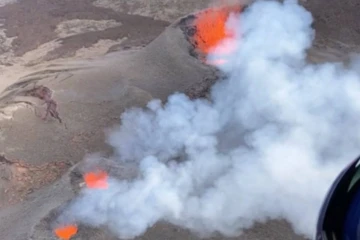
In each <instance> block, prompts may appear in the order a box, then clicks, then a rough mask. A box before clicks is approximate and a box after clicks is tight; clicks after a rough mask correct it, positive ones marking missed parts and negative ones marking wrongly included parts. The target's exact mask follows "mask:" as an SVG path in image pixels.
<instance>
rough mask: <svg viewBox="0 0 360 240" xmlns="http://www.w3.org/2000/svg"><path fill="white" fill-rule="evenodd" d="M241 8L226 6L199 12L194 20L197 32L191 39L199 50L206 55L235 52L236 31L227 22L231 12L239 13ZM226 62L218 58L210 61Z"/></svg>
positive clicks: (213, 62)
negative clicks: (229, 27) (228, 27)
mask: <svg viewBox="0 0 360 240" xmlns="http://www.w3.org/2000/svg"><path fill="white" fill-rule="evenodd" d="M241 9H242V8H241V6H226V7H219V8H210V9H207V10H204V11H203V12H200V13H198V14H197V15H196V19H195V20H194V24H195V27H196V33H195V35H194V36H193V39H192V40H191V41H192V43H193V45H195V47H196V48H197V50H198V51H200V52H201V53H202V54H205V55H208V54H215V55H219V54H220V55H223V54H224V55H226V54H229V53H231V52H233V51H234V50H235V48H236V44H235V32H234V31H231V30H229V29H227V27H226V22H227V20H228V18H229V16H230V14H231V13H239V12H240V11H241ZM224 40H226V41H224ZM220 43H221V44H220ZM215 48H216V49H215ZM224 62H226V60H224V59H217V60H214V61H210V62H208V63H209V64H215V65H217V64H222V63H224Z"/></svg>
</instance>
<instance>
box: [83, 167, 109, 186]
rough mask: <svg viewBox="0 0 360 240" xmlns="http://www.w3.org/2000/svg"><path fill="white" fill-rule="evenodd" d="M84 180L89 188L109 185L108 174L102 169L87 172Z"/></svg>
mask: <svg viewBox="0 0 360 240" xmlns="http://www.w3.org/2000/svg"><path fill="white" fill-rule="evenodd" d="M84 180H85V183H86V186H87V187H88V188H94V189H107V188H108V187H109V183H108V174H107V173H106V172H105V171H102V170H99V171H95V172H88V173H86V174H85V175H84Z"/></svg>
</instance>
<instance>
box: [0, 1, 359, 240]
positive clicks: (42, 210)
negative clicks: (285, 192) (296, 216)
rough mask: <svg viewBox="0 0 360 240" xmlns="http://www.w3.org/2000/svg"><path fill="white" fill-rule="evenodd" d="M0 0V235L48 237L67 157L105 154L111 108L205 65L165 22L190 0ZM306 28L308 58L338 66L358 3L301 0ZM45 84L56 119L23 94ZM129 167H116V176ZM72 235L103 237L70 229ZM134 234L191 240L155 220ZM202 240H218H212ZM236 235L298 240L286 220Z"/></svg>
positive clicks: (188, 77) (114, 118)
mask: <svg viewBox="0 0 360 240" xmlns="http://www.w3.org/2000/svg"><path fill="white" fill-rule="evenodd" d="M194 2H195V1H192V0H184V1H180V0H164V1H160V0H146V1H145V0H136V1H131V3H130V1H125V0H96V1H94V0H76V1H74V0H72V1H70V0H18V1H10V0H1V1H0V16H1V22H0V23H1V25H0V222H1V224H0V236H1V240H27V239H32V240H41V239H48V240H50V239H56V238H55V236H53V234H52V232H51V226H50V222H51V220H53V219H54V216H56V212H57V210H58V208H59V207H60V206H62V205H63V204H65V203H66V202H67V201H68V200H70V199H71V198H72V197H73V196H74V195H75V193H76V190H75V189H76V188H77V185H78V182H77V181H75V180H76V179H75V178H76V174H74V173H76V171H77V168H78V164H81V160H82V159H83V158H84V156H85V155H86V154H87V153H92V152H97V151H101V152H105V153H107V154H108V153H110V152H111V149H110V148H109V146H107V145H106V143H105V130H106V129H107V128H109V127H111V126H113V125H115V124H118V123H119V119H120V114H121V113H122V112H124V110H125V109H127V108H129V107H133V106H141V107H142V106H145V105H146V103H147V102H148V101H149V100H151V99H154V98H160V99H162V100H166V98H167V96H168V95H170V94H171V93H173V92H175V91H180V92H185V93H187V94H189V95H190V96H192V97H198V96H204V95H206V93H204V92H206V90H207V89H208V88H209V86H210V85H211V84H213V83H214V81H215V80H216V78H217V74H218V73H217V71H216V70H215V69H213V68H211V67H209V66H205V65H204V64H202V63H201V62H200V61H198V60H197V59H195V58H193V57H191V56H190V55H189V52H188V48H189V43H188V42H187V41H186V39H185V37H184V35H183V32H182V31H181V30H180V28H178V27H177V26H176V24H175V23H176V21H178V19H179V18H180V17H182V16H185V15H187V14H190V13H191V12H194V11H196V10H200V9H203V8H206V7H208V6H209V4H212V3H213V1H210V0H201V1H196V3H194ZM303 4H304V6H305V7H306V8H307V9H309V10H310V11H311V12H312V13H313V15H314V17H315V23H314V27H315V29H316V31H317V33H316V41H315V45H314V48H313V49H311V50H310V52H309V60H310V61H313V62H322V61H325V60H326V61H343V60H346V59H347V57H348V56H349V54H351V53H353V52H358V50H359V42H360V21H359V17H360V16H358V13H357V12H358V10H357V9H358V7H359V6H360V5H359V4H360V3H358V1H356V0H352V1H346V2H340V1H338V0H326V1H325V0H321V1H310V0H308V1H303ZM43 86H44V87H47V88H48V89H50V90H51V91H52V92H53V94H52V96H51V98H52V99H53V100H54V101H55V102H56V104H57V107H58V108H57V109H56V111H57V113H58V114H59V117H60V119H61V122H59V121H58V119H55V118H49V119H48V120H46V121H43V120H42V119H41V118H40V117H39V116H41V115H42V114H44V111H45V106H46V103H45V105H42V104H44V103H43V102H42V101H41V99H40V98H39V95H37V94H38V93H36V92H34V89H37V88H38V87H43ZM131 171H132V169H131V166H125V167H124V169H123V173H122V174H124V178H125V177H126V176H127V175H126V174H128V173H129V172H131ZM74 239H84V240H85V239H86V240H101V239H114V240H115V238H114V237H113V236H111V235H110V233H108V232H106V231H105V230H99V229H89V228H81V229H80V231H79V234H78V235H77V236H76V237H75V238H74ZM139 239H149V240H150V239H194V240H195V239H198V237H197V236H196V235H193V234H192V233H190V232H188V231H185V230H182V229H179V228H177V227H174V226H170V225H168V224H166V223H161V224H158V225H157V226H155V227H154V228H152V229H150V230H149V231H148V232H147V233H146V234H145V236H142V237H141V238H139ZM212 239H224V238H223V237H221V236H214V238H212ZM236 239H249V240H255V239H268V240H271V239H274V240H279V239H293V240H295V239H303V238H302V237H300V236H297V235H295V234H294V233H293V231H292V230H291V228H290V227H289V226H288V224H287V223H286V222H282V221H272V222H269V223H266V224H258V225H256V226H255V227H254V228H252V229H251V230H249V231H247V232H246V233H245V234H244V235H242V236H241V237H238V238H236Z"/></svg>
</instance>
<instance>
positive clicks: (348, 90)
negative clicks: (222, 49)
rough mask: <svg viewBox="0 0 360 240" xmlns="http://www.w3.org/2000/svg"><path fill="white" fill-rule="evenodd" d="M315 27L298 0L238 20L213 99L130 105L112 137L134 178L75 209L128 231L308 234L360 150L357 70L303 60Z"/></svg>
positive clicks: (255, 7)
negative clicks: (259, 229) (273, 226)
mask: <svg viewBox="0 0 360 240" xmlns="http://www.w3.org/2000/svg"><path fill="white" fill-rule="evenodd" d="M311 24H312V16H311V14H310V13H309V12H307V11H306V10H305V9H304V8H303V7H301V6H300V5H298V3H297V2H296V1H293V0H285V1H284V2H283V3H279V2H277V1H257V2H255V3H253V4H252V5H251V6H249V8H247V9H246V10H245V12H243V13H242V14H241V15H240V16H235V15H234V16H231V17H230V19H229V21H228V25H229V27H231V28H234V29H236V32H237V34H238V35H237V43H238V45H239V48H238V49H237V50H236V51H234V52H233V53H232V54H231V56H229V59H228V61H227V62H226V64H224V65H222V66H221V68H222V70H223V71H224V72H225V73H226V74H227V76H228V77H227V78H226V79H224V80H222V81H220V82H218V83H217V84H216V85H215V86H214V87H213V88H212V92H211V99H210V100H203V99H202V100H190V99H189V98H188V97H186V96H185V95H184V94H180V93H177V94H173V95H172V96H170V97H169V99H168V102H167V103H166V104H162V103H161V102H160V101H158V100H155V101H151V102H149V104H148V106H147V108H146V109H130V110H128V111H126V112H125V113H124V114H123V115H122V119H121V125H120V126H119V127H118V128H117V129H115V130H114V132H113V133H112V134H111V135H110V136H109V143H110V144H111V145H112V146H113V147H114V149H115V151H116V156H115V157H114V158H116V159H117V160H118V161H120V162H123V161H133V162H138V164H139V176H138V177H137V178H136V179H135V180H131V181H118V180H115V179H110V180H109V188H108V189H107V190H99V191H97V190H91V191H90V190H85V192H83V193H82V194H81V195H80V196H79V197H78V198H77V199H76V200H75V201H74V202H73V204H72V205H71V207H70V210H69V211H70V212H72V213H73V214H75V218H76V219H77V220H78V221H80V222H83V223H86V224H90V225H93V226H100V225H107V226H108V227H109V228H110V229H111V230H112V231H113V232H114V233H115V234H117V235H118V236H119V237H121V238H132V237H135V236H138V235H141V234H143V233H144V232H145V231H146V230H147V229H148V228H149V227H151V226H153V225H154V224H155V223H156V222H158V221H168V222H170V223H173V224H176V225H178V226H181V227H184V228H187V229H190V230H192V231H194V232H196V233H199V234H201V235H203V236H206V235H208V234H211V233H214V232H219V233H221V234H223V235H225V236H236V235H239V234H241V231H242V230H244V229H246V228H250V227H251V226H252V225H253V224H254V223H255V222H264V221H267V220H269V219H286V220H287V221H288V222H289V223H290V224H291V225H292V227H293V229H294V230H295V232H296V233H298V234H303V235H305V236H306V237H309V238H311V237H312V236H313V235H314V232H315V226H316V220H317V216H318V211H319V209H320V206H321V204H322V201H323V198H324V196H325V194H326V192H327V190H328V188H329V186H330V184H331V183H332V181H333V180H334V178H335V177H336V175H337V174H338V173H339V172H340V171H341V170H342V168H343V167H344V166H346V164H347V163H349V161H351V160H353V159H354V158H355V157H356V156H357V154H358V153H359V152H360V122H359V120H358V119H359V118H360V99H359V96H360V82H359V72H357V71H356V70H352V69H351V68H347V67H345V66H343V65H342V64H334V63H324V64H317V65H312V64H309V63H307V62H306V50H307V49H308V48H309V47H311V44H312V41H313V38H314V30H313V29H312V28H311ZM356 65H357V64H355V63H354V64H353V66H354V67H355V66H356Z"/></svg>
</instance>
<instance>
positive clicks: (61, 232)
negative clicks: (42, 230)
mask: <svg viewBox="0 0 360 240" xmlns="http://www.w3.org/2000/svg"><path fill="white" fill-rule="evenodd" d="M77 231H78V228H77V226H76V225H75V224H72V225H66V226H61V227H58V228H56V229H55V230H54V232H55V235H56V236H57V237H58V238H59V239H61V240H70V239H71V238H72V237H73V236H75V234H76V233H77Z"/></svg>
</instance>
